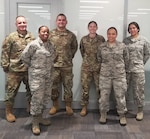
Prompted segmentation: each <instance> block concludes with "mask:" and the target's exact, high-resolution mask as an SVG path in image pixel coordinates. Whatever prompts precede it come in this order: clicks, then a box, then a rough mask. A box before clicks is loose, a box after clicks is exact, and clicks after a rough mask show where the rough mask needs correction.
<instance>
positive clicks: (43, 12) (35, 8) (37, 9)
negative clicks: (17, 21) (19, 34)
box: [18, 3, 51, 36]
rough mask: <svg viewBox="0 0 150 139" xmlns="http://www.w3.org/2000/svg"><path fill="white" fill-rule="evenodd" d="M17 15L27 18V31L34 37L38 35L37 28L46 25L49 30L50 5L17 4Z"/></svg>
mask: <svg viewBox="0 0 150 139" xmlns="http://www.w3.org/2000/svg"><path fill="white" fill-rule="evenodd" d="M18 15H24V16H25V17H26V18H27V22H28V30H29V31H30V32H32V33H33V34H34V35H35V36H37V35H38V28H39V27H40V26H41V25H47V26H48V27H49V28H50V20H51V13H50V5H46V4H22V3H21V4H18Z"/></svg>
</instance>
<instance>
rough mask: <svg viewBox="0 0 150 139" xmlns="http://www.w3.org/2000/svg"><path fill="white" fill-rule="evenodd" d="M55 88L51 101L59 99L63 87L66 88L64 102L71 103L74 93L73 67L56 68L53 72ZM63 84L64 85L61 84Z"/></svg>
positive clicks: (53, 88)
mask: <svg viewBox="0 0 150 139" xmlns="http://www.w3.org/2000/svg"><path fill="white" fill-rule="evenodd" d="M53 80H54V81H53V87H52V95H51V99H52V100H56V99H58V97H59V92H60V90H61V88H62V87H61V85H63V88H64V100H65V101H66V102H71V101H72V97H73V93H72V87H73V73H72V67H65V68H64V67H55V68H54V70H53ZM61 83H62V84H61Z"/></svg>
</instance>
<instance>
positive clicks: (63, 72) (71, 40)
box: [50, 29, 78, 102]
mask: <svg viewBox="0 0 150 139" xmlns="http://www.w3.org/2000/svg"><path fill="white" fill-rule="evenodd" d="M50 41H51V42H52V44H53V45H54V47H55V51H56V59H55V62H54V72H53V76H54V82H53V87H52V97H51V99H52V100H56V99H58V97H59V90H58V89H59V88H60V82H61V81H62V83H63V86H64V100H65V101H66V102H71V101H72V97H73V93H72V86H73V73H72V66H73V63H72V59H73V58H74V55H75V53H76V51H77V47H78V44H77V40H76V36H75V35H74V34H73V33H72V32H71V31H69V30H67V29H66V30H65V31H63V32H62V31H58V30H57V29H54V30H52V31H50Z"/></svg>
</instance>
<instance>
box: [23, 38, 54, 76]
mask: <svg viewBox="0 0 150 139" xmlns="http://www.w3.org/2000/svg"><path fill="white" fill-rule="evenodd" d="M54 58H55V52H54V47H53V46H52V44H51V43H50V41H47V42H45V43H43V42H42V40H41V39H40V38H39V37H38V38H37V39H36V40H34V41H32V42H31V43H29V44H28V45H27V47H26V48H25V49H24V51H23V52H22V55H21V59H22V60H23V62H24V63H25V65H26V66H27V67H29V70H30V71H31V72H34V71H35V73H36V74H37V73H38V74H45V73H47V71H48V72H49V73H50V71H51V69H52V67H53V62H54Z"/></svg>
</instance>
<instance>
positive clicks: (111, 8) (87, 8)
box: [63, 0, 124, 102]
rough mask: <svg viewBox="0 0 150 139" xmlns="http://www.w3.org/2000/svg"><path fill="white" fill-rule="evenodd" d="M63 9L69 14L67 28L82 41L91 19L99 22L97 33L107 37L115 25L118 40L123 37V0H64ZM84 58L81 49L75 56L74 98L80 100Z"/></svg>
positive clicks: (92, 87) (93, 97)
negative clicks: (108, 30) (110, 28)
mask: <svg viewBox="0 0 150 139" xmlns="http://www.w3.org/2000/svg"><path fill="white" fill-rule="evenodd" d="M63 5H64V7H63V10H64V13H65V14H66V16H67V19H68V24H67V28H68V29H70V30H71V31H73V32H74V33H75V34H76V35H77V38H78V42H80V39H81V37H83V36H84V35H87V33H88V30H87V25H88V23H89V22H90V21H91V20H94V21H96V22H97V24H98V27H99V28H98V31H97V33H98V34H100V35H103V36H104V37H105V38H106V32H107V29H108V28H109V27H110V26H114V27H116V28H117V30H118V40H119V41H122V39H123V27H124V20H123V17H124V1H123V0H105V1H104V0H96V1H93V0H75V1H74V0H69V1H68V0H63ZM116 6H117V8H116ZM81 63H82V58H81V54H80V52H79V50H78V51H77V53H76V55H75V58H74V67H73V68H74V82H73V83H74V84H73V93H74V100H75V101H80V97H81V86H80V85H81V82H80V70H81ZM90 92H91V93H90V95H91V96H90V101H93V102H95V99H96V93H95V87H94V85H93V84H92V85H91V90H90Z"/></svg>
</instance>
